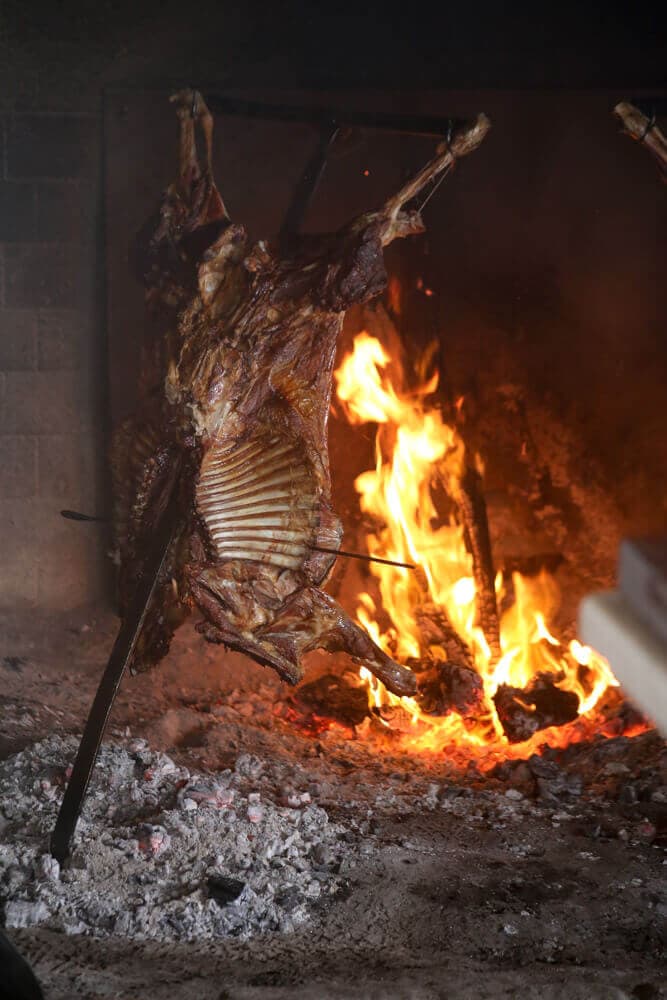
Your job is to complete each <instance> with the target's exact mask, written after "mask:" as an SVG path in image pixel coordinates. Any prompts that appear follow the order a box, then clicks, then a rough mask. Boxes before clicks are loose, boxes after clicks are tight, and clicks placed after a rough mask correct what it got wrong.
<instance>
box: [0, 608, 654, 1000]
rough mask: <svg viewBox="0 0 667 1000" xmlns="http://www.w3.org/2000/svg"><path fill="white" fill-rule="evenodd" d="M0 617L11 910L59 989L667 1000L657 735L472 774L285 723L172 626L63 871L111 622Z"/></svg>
mask: <svg viewBox="0 0 667 1000" xmlns="http://www.w3.org/2000/svg"><path fill="white" fill-rule="evenodd" d="M0 624H1V626H2V636H3V648H2V649H1V650H0V675H1V677H2V688H1V690H2V694H1V695H0V698H1V699H2V706H1V709H0V710H1V712H2V717H3V727H2V735H1V743H0V751H1V752H0V897H1V900H2V913H3V916H4V923H5V924H6V926H7V929H8V933H10V935H11V936H12V938H13V939H14V940H15V942H16V943H17V944H18V946H19V947H20V948H21V950H22V951H23V952H24V954H25V955H26V956H27V957H28V958H29V959H30V961H31V962H32V964H33V967H34V968H35V971H36V973H37V974H38V976H39V977H40V980H41V981H42V983H43V985H44V988H45V994H46V996H47V997H48V998H49V1000H56V998H57V1000H64V998H65V997H67V998H70V997H77V996H85V997H100V998H102V997H104V998H107V997H109V998H110V997H127V998H130V997H132V998H136V997H138V996H147V995H150V996H151V997H156V998H163V997H164V998H167V997H174V996H178V997H183V998H186V1000H187V998H189V997H193V998H194V997H197V998H198V1000H208V998H209V997H210V998H216V1000H217V998H222V997H234V998H236V997H241V998H249V1000H251V998H254V997H270V998H271V1000H274V998H282V997H292V996H295V995H299V996H300V997H302V996H303V997H313V998H315V997H322V996H327V997H357V996H361V997H377V998H384V997H415V998H422V997H423V998H430V997H434V998H436V997H462V998H464V997H465V998H467V997H470V998H473V997H489V998H491V997H498V996H514V995H518V993H520V994H521V996H522V997H528V998H538V997H540V998H543V997H546V998H552V997H553V998H554V1000H555V998H557V997H561V996H563V995H568V996H569V997H575V998H578V997H581V998H582V1000H583V998H584V997H585V998H596V997H599V998H608V997H614V998H616V997H618V998H621V997H630V998H637V1000H656V998H659V997H664V996H667V991H666V990H665V977H664V968H665V966H664V959H665V956H666V952H667V885H666V880H665V874H666V873H667V852H666V849H667V752H666V751H665V748H664V744H663V742H662V741H661V740H660V739H658V737H657V736H656V735H655V733H653V732H647V733H644V734H642V735H640V736H637V737H634V738H628V737H617V738H613V739H605V738H603V737H600V738H597V739H595V740H593V741H592V742H588V743H583V744H578V745H573V746H571V747H570V748H568V749H567V750H565V751H557V750H552V751H546V752H545V753H543V754H542V755H541V756H537V755H536V756H533V757H531V758H530V759H528V760H525V761H512V762H507V763H499V764H498V765H497V766H495V767H492V768H491V769H490V770H485V771H482V769H481V768H480V767H478V764H477V763H476V762H475V760H474V759H469V760H467V762H466V761H464V760H463V758H459V759H454V758H452V757H442V756H440V757H435V756H431V757H426V756H420V757H414V756H412V757H411V756H409V755H407V754H403V753H401V752H399V751H398V750H396V749H395V747H394V745H393V744H392V743H391V742H390V741H389V742H387V744H386V746H384V748H383V750H382V752H381V753H379V752H378V749H377V746H375V747H371V746H370V745H369V744H368V741H366V740H363V739H360V738H358V736H357V735H356V734H355V732H354V730H353V729H352V728H351V727H348V728H347V729H346V728H345V727H341V726H337V727H333V728H332V729H330V730H328V731H324V732H320V733H318V734H317V735H313V733H312V732H311V733H308V732H306V731H305V729H304V728H299V727H297V726H295V724H294V720H293V713H291V712H286V711H285V710H284V706H285V705H286V704H287V702H286V699H287V698H288V697H290V696H291V695H290V692H288V691H287V690H286V689H285V688H284V687H283V686H281V685H280V683H279V682H278V680H277V679H275V678H274V677H273V675H271V674H270V673H268V672H267V671H265V670H262V669H261V668H258V667H256V666H254V665H252V664H250V663H248V662H247V661H246V660H244V659H243V658H241V657H240V656H229V655H226V654H224V653H222V651H221V650H219V649H216V648H215V647H209V646H206V645H205V644H203V643H202V642H201V641H200V639H199V638H198V637H197V636H196V635H195V634H194V632H193V631H192V630H190V629H188V628H185V629H183V630H182V631H181V633H180V634H179V636H178V637H177V642H176V644H175V648H174V650H173V653H172V654H171V655H170V657H169V658H168V660H167V662H166V663H165V664H164V666H163V668H162V669H161V670H159V671H157V672H155V673H153V674H151V675H146V676H142V677H138V678H126V680H125V682H124V683H123V686H122V689H121V693H120V696H119V699H118V702H117V705H116V707H115V709H114V713H113V716H112V720H111V724H110V728H109V731H108V733H107V739H106V741H105V744H104V748H103V751H102V754H101V757H100V760H99V763H98V766H97V768H96V771H95V775H94V779H93V782H92V784H91V788H90V791H89V795H88V799H87V802H86V807H85V810H84V814H83V817H82V820H81V823H80V825H79V829H78V834H77V840H76V848H75V851H74V854H73V857H72V859H71V862H70V863H69V864H68V865H67V866H66V867H64V868H63V870H62V871H61V870H59V869H58V867H57V865H56V864H55V862H54V861H53V860H52V859H51V858H50V855H49V854H48V851H47V844H48V836H49V833H50V831H51V829H52V826H53V822H54V819H55V815H56V812H57V808H58V804H59V802H60V799H61V796H62V793H63V788H64V783H65V779H66V774H67V767H68V766H69V765H70V764H71V761H72V758H73V755H74V752H75V749H76V745H77V740H76V735H75V734H77V733H80V731H81V726H82V723H83V719H84V718H85V714H86V713H87V710H88V707H89V704H90V701H91V698H92V695H93V693H94V689H95V685H96V682H97V679H98V678H99V673H100V670H101V669H102V666H103V664H104V662H105V658H106V655H107V653H108V649H109V648H110V645H111V642H112V638H113V633H114V627H115V621H114V619H113V617H112V616H111V615H110V614H109V613H108V612H104V611H99V610H98V611H95V610H89V611H87V612H81V613H80V614H77V615H69V616H67V617H65V618H63V617H53V618H50V619H47V618H43V619H41V620H40V621H38V622H35V619H34V616H33V618H32V619H31V620H28V619H25V618H22V617H21V616H16V615H15V616H13V617H11V618H5V619H4V620H3V621H2V622H1V623H0ZM26 637H29V638H26ZM313 669H314V670H315V671H316V670H317V664H315V665H314V667H313Z"/></svg>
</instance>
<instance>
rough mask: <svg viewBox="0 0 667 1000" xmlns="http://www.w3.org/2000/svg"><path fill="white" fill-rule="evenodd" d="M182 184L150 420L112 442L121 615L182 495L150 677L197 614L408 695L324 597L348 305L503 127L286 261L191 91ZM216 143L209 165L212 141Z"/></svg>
mask: <svg viewBox="0 0 667 1000" xmlns="http://www.w3.org/2000/svg"><path fill="white" fill-rule="evenodd" d="M172 100H173V101H174V102H175V104H176V107H177V110H178V114H179V117H180V121H181V145H180V176H179V178H178V180H177V181H176V182H175V183H174V184H173V185H172V186H171V187H170V188H169V189H168V190H167V192H166V194H165V196H164V198H163V201H162V204H161V206H160V209H159V211H158V212H157V213H156V215H155V216H154V217H153V219H151V220H150V221H149V223H148V224H147V226H146V227H145V229H144V231H143V233H142V234H141V237H140V239H139V241H138V249H137V253H136V255H135V256H136V263H137V266H138V267H139V270H140V272H141V274H142V277H143V279H144V281H145V284H146V290H147V291H146V299H147V305H148V311H149V317H150V323H149V332H148V336H147V337H146V340H145V345H144V353H143V361H142V374H141V384H140V395H141V403H140V407H139V410H138V412H137V413H136V415H135V416H133V417H132V418H131V419H130V420H128V421H126V422H125V423H124V424H123V425H122V426H121V427H120V428H119V429H118V431H117V432H116V434H115V436H114V441H113V447H112V470H113V476H114V487H115V516H114V521H115V532H116V539H117V547H118V556H119V561H120V603H121V614H122V613H123V611H124V610H125V609H126V608H127V606H128V603H129V601H130V599H131V596H132V592H133V588H134V585H135V581H136V579H137V576H138V574H139V573H140V572H141V571H142V567H143V564H144V560H145V558H146V552H147V547H148V546H149V544H150V540H151V537H152V532H153V530H154V528H155V526H156V524H157V522H158V519H159V516H160V513H161V511H162V510H163V509H164V507H165V504H166V502H167V500H168V497H169V495H170V493H171V491H172V490H174V489H175V490H177V491H178V503H179V510H180V521H179V527H178V530H177V531H176V533H175V535H174V537H173V540H172V543H171V546H170V549H169V553H168V555H167V558H166V561H165V564H164V566H163V570H162V576H161V578H160V581H159V585H158V589H157V591H156V596H155V597H154V599H153V602H152V604H151V607H150V608H149V611H148V615H147V619H146V623H145V626H144V629H143V632H142V636H141V639H140V642H139V644H138V646H137V650H136V652H135V658H134V664H133V666H134V669H135V670H138V669H145V668H146V667H149V666H151V665H153V664H155V663H157V662H158V661H159V660H160V659H161V658H162V657H163V656H164V655H165V653H166V651H167V650H168V648H169V642H170V640H171V637H172V635H173V631H174V629H175V628H176V627H177V625H178V624H179V623H180V621H182V620H183V618H184V617H185V616H186V615H187V614H188V613H189V611H190V610H191V609H192V608H193V607H196V608H198V609H199V611H200V612H201V613H202V614H203V621H201V622H200V624H199V625H198V629H199V631H200V632H201V633H202V634H203V635H204V636H205V638H206V639H208V640H209V641H212V642H219V643H223V644H224V645H225V646H227V647H230V648H232V649H236V650H240V651H242V652H244V653H246V654H247V655H248V656H250V657H252V658H253V659H254V660H256V661H257V662H259V663H262V664H265V665H268V666H271V667H274V668H275V669H276V670H277V671H278V673H279V674H280V676H281V677H283V678H284V679H285V680H287V681H290V682H291V683H296V682H297V681H299V680H300V678H301V676H302V666H301V659H302V657H303V655H304V654H305V653H307V652H309V651H311V650H314V649H325V650H329V651H331V652H335V651H343V652H346V653H348V654H349V655H350V656H351V657H352V658H353V659H354V660H355V661H356V662H358V663H360V664H363V665H364V666H366V667H368V668H369V669H370V670H371V671H372V672H373V673H374V674H375V675H376V676H377V677H378V678H380V680H381V681H382V682H383V684H385V685H386V687H387V688H388V689H389V690H390V691H393V692H394V693H396V694H399V695H409V694H412V693H414V691H415V689H416V682H415V677H414V675H413V673H412V672H411V671H410V670H408V669H407V668H406V667H403V666H400V665H399V664H397V663H395V662H394V661H393V660H391V659H390V658H389V657H388V656H387V655H386V654H385V653H384V652H383V651H382V650H381V649H380V648H379V647H378V646H377V645H376V644H375V643H374V642H373V641H372V640H371V639H370V637H369V636H368V635H367V634H366V632H364V630H363V629H361V628H360V627H359V626H358V625H357V624H356V623H355V622H353V621H352V620H351V619H350V618H349V617H348V615H347V614H346V613H345V612H344V611H343V610H342V608H340V607H339V606H338V604H337V603H336V602H335V601H334V600H333V599H332V598H331V597H330V596H329V595H327V594H326V593H324V592H323V591H322V590H321V589H320V587H321V585H322V584H323V583H324V581H325V580H326V577H327V575H328V574H329V572H330V570H331V568H332V566H333V563H334V561H335V555H334V554H332V553H331V552H329V553H326V552H322V551H318V549H330V550H334V551H335V550H337V549H338V548H339V546H340V541H341V534H342V533H341V525H340V521H339V520H338V518H337V517H336V515H335V513H334V511H333V509H332V506H331V483H330V474H329V459H328V450H327V417H328V412H329V403H330V395H331V384H332V371H333V366H334V359H335V353H336V344H337V340H338V336H339V333H340V330H341V327H342V323H343V318H344V314H345V310H346V309H347V308H348V307H349V306H351V305H352V304H353V303H359V302H365V301H367V300H369V299H371V298H372V297H374V296H376V295H378V294H379V293H380V292H381V291H382V290H383V289H384V287H385V284H386V272H385V267H384V261H383V247H385V246H387V244H389V243H391V241H392V240H394V239H396V238H398V237H403V236H409V235H412V234H414V233H419V232H422V231H423V224H422V221H421V218H420V215H419V213H418V212H417V211H415V210H409V209H407V208H406V207H405V206H406V205H407V204H408V203H409V202H410V200H411V199H412V198H414V197H415V195H416V194H417V193H418V192H419V191H421V190H422V189H423V188H424V187H425V186H426V185H427V184H428V183H429V182H430V181H432V180H433V179H434V178H436V177H437V176H438V175H439V174H441V173H442V172H443V171H444V170H446V169H447V168H448V167H449V166H451V165H452V163H453V162H454V160H455V159H456V158H457V157H459V156H462V155H464V154H465V153H467V152H469V151H470V150H472V149H474V148H475V147H476V146H477V145H478V144H479V143H480V142H481V140H482V139H483V137H484V135H485V134H486V131H487V129H488V121H487V119H486V118H485V117H484V116H480V117H479V118H478V119H477V121H476V122H475V123H474V124H473V125H472V126H469V127H467V128H465V129H463V130H461V131H460V132H459V133H458V134H456V135H454V137H453V138H452V139H451V142H450V144H449V145H448V146H447V147H446V148H445V149H440V150H439V151H438V155H437V156H436V157H435V159H434V160H432V161H431V162H430V163H429V164H427V166H426V167H424V169H423V170H422V171H421V172H420V173H419V174H418V175H417V176H416V177H415V178H414V179H413V180H412V181H410V182H409V183H408V184H406V185H405V187H403V188H402V189H401V191H399V192H398V193H397V194H396V195H395V196H394V197H393V198H391V199H389V201H388V202H387V203H386V204H385V205H384V206H383V207H382V208H380V209H379V210H377V211H373V212H369V213H368V214H366V215H363V216H361V217H359V218H357V219H355V220H354V221H353V222H351V223H350V224H348V225H347V226H345V227H344V228H343V229H341V230H340V231H339V232H337V233H333V234H327V235H324V236H302V237H299V238H298V239H297V240H295V241H294V243H293V245H292V246H291V247H290V250H289V252H288V253H286V254H282V253H281V252H279V251H278V249H276V248H274V247H273V246H272V245H270V244H268V243H266V242H263V241H260V242H258V243H256V244H254V245H250V243H249V241H248V237H247V234H246V231H245V229H244V228H243V226H241V225H239V224H236V223H232V222H231V221H230V219H229V217H228V215H227V212H226V209H225V206H224V204H223V201H222V199H221V197H220V195H219V194H218V191H217V189H216V187H215V183H214V181H213V176H212V170H211V135H212V120H211V116H210V114H209V112H208V110H207V108H206V106H205V104H204V102H203V100H202V98H201V96H200V95H199V94H198V93H197V92H194V91H183V92H180V93H179V94H176V95H175V96H174V98H172ZM196 129H200V130H201V133H202V136H203V145H204V148H205V157H204V162H203V163H202V164H200V162H199V158H198V154H197V146H196V134H195V130H196Z"/></svg>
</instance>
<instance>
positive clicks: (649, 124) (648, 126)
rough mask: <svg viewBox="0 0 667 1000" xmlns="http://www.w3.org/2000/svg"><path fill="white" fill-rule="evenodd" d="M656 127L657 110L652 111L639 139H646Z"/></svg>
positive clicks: (641, 140)
mask: <svg viewBox="0 0 667 1000" xmlns="http://www.w3.org/2000/svg"><path fill="white" fill-rule="evenodd" d="M654 127H655V111H651V117H650V118H649V119H648V121H647V122H646V125H645V126H644V131H643V132H642V134H641V135H640V136H639V141H640V142H643V141H644V139H645V138H646V136H647V135H648V134H649V132H650V131H651V129H652V128H654Z"/></svg>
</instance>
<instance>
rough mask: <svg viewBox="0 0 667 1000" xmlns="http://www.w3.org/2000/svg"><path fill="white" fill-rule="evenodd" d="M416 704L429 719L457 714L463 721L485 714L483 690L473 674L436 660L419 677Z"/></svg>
mask: <svg viewBox="0 0 667 1000" xmlns="http://www.w3.org/2000/svg"><path fill="white" fill-rule="evenodd" d="M418 683H419V687H418V690H417V695H416V701H417V702H418V704H419V706H420V708H421V709H422V711H424V712H427V713H429V714H430V715H447V713H448V712H452V711H455V712H458V713H459V715H462V716H463V717H464V718H467V717H473V716H478V717H479V716H481V715H482V714H483V713H484V686H483V684H482V679H481V677H480V676H479V674H478V673H477V671H476V670H473V669H471V668H470V667H468V666H461V665H460V664H458V663H450V662H449V661H444V662H443V661H441V660H438V661H436V662H435V663H432V664H430V665H429V666H428V667H427V668H426V670H424V671H423V672H422V673H420V674H419V682H418Z"/></svg>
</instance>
